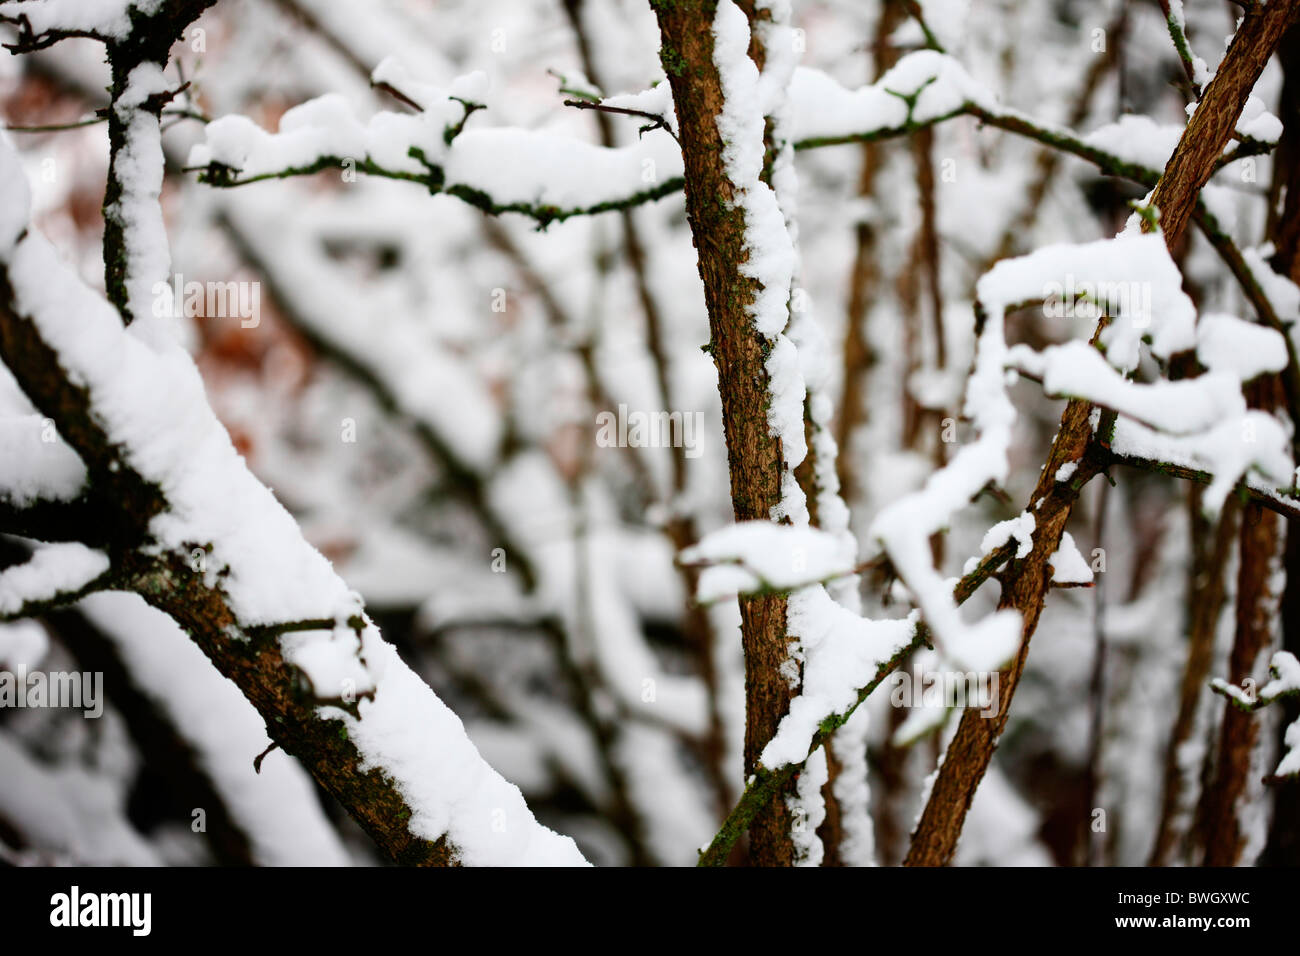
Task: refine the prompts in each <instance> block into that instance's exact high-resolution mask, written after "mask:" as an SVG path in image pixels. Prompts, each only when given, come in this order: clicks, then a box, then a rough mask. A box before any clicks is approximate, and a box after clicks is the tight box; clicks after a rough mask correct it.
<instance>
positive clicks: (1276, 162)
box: [1259, 26, 1300, 866]
mask: <svg viewBox="0 0 1300 956" xmlns="http://www.w3.org/2000/svg"><path fill="white" fill-rule="evenodd" d="M1278 56H1279V59H1280V60H1281V61H1282V96H1281V102H1280V103H1279V105H1278V111H1277V115H1278V117H1279V118H1280V119H1281V120H1282V138H1281V139H1280V140H1279V141H1278V144H1277V150H1276V151H1275V153H1274V157H1273V183H1272V192H1271V195H1270V200H1271V201H1270V203H1269V223H1268V235H1269V238H1270V239H1271V240H1272V241H1273V245H1274V247H1275V252H1274V255H1273V260H1272V262H1271V265H1272V266H1273V268H1274V269H1275V270H1277V271H1278V272H1280V273H1281V274H1282V275H1284V276H1286V277H1287V278H1289V279H1290V280H1291V281H1292V282H1300V26H1293V27H1291V29H1289V30H1288V31H1287V32H1286V33H1285V34H1284V35H1283V37H1282V42H1281V44H1279V46H1278ZM1285 561H1286V588H1285V590H1284V591H1283V594H1282V649H1283V650H1286V651H1290V652H1291V653H1292V654H1296V655H1300V534H1297V533H1296V530H1295V528H1294V526H1292V525H1291V524H1289V523H1288V525H1287V529H1286V558H1285ZM1275 706H1277V707H1280V708H1281V709H1282V720H1281V728H1280V730H1279V735H1278V745H1279V749H1281V747H1282V746H1283V744H1282V734H1284V733H1285V732H1286V728H1287V727H1288V726H1290V725H1291V724H1292V723H1294V722H1295V721H1297V720H1300V701H1297V700H1295V699H1294V698H1292V699H1287V700H1283V701H1279V702H1278V703H1277V704H1276V705H1275ZM1259 863H1260V864H1261V865H1267V866H1297V865H1300V777H1287V778H1284V779H1282V780H1279V781H1277V782H1276V783H1275V784H1274V786H1273V817H1272V819H1271V820H1270V822H1269V830H1268V839H1267V841H1266V842H1265V845H1264V852H1263V853H1262V854H1261V855H1260V859H1259Z"/></svg>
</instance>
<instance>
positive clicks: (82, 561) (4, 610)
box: [0, 541, 108, 617]
mask: <svg viewBox="0 0 1300 956" xmlns="http://www.w3.org/2000/svg"><path fill="white" fill-rule="evenodd" d="M107 570H108V555H106V554H105V553H104V552H102V551H96V550H94V549H92V548H88V547H86V546H85V545H84V544H81V543H79V542H76V541H67V542H60V543H58V544H46V545H41V546H40V547H38V548H37V549H36V550H35V551H34V552H33V553H32V556H31V557H30V558H29V559H27V560H26V561H25V562H23V563H22V564H16V565H14V566H13V567H10V568H6V569H5V570H4V571H0V617H7V616H12V615H15V614H17V613H18V612H20V611H21V610H22V609H23V606H24V605H25V604H28V603H31V602H36V601H48V600H52V599H54V598H56V597H58V596H60V595H66V594H72V593H75V592H76V591H79V590H80V589H81V588H83V587H85V586H86V585H87V584H89V583H90V582H91V581H93V580H95V579H96V578H97V577H99V576H100V575H101V574H103V573H104V572H105V571H107Z"/></svg>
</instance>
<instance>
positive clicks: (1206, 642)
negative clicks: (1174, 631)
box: [1149, 485, 1238, 866]
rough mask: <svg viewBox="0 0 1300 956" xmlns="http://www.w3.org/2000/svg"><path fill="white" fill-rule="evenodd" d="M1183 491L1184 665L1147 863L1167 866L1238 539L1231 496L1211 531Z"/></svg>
mask: <svg viewBox="0 0 1300 956" xmlns="http://www.w3.org/2000/svg"><path fill="white" fill-rule="evenodd" d="M1188 491H1189V492H1190V494H1189V495H1188V507H1189V510H1190V511H1191V512H1192V514H1191V520H1192V525H1193V551H1192V567H1191V573H1190V574H1189V575H1188V582H1187V585H1188V588H1187V589H1188V595H1187V597H1188V601H1187V603H1188V608H1189V610H1190V614H1191V620H1190V622H1189V626H1188V631H1187V663H1186V665H1185V666H1184V668H1183V681H1182V685H1181V687H1180V688H1179V692H1178V715H1177V716H1176V717H1175V718H1174V726H1173V730H1172V731H1171V732H1170V734H1169V744H1168V747H1167V748H1166V750H1165V763H1164V788H1163V796H1162V797H1161V803H1160V819H1159V822H1158V823H1157V824H1156V839H1155V843H1154V845H1153V846H1152V849H1151V857H1150V862H1149V865H1150V866H1166V865H1168V864H1169V863H1170V857H1171V855H1172V853H1173V851H1174V847H1175V846H1176V845H1177V843H1178V840H1179V837H1180V835H1181V834H1180V833H1179V832H1178V830H1177V829H1176V828H1175V824H1176V823H1177V816H1178V811H1179V808H1180V806H1181V805H1182V801H1183V782H1184V778H1185V774H1184V772H1183V769H1182V767H1180V765H1179V763H1178V752H1179V751H1180V750H1181V749H1182V748H1183V747H1184V746H1185V745H1186V744H1187V742H1188V741H1189V740H1190V739H1191V736H1192V730H1193V729H1194V727H1195V723H1196V710H1197V707H1198V705H1199V703H1200V700H1201V695H1202V693H1203V692H1204V691H1205V682H1206V680H1207V679H1208V678H1209V675H1210V664H1211V662H1212V661H1213V658H1214V637H1215V633H1216V632H1217V630H1218V623H1219V615H1220V614H1221V613H1222V611H1223V604H1224V601H1225V599H1226V597H1227V594H1226V591H1227V587H1226V585H1227V581H1226V576H1225V574H1224V572H1225V570H1226V567H1227V562H1228V557H1229V555H1230V553H1231V547H1232V542H1233V541H1234V540H1236V538H1237V534H1236V530H1237V512H1238V505H1237V502H1236V499H1235V498H1230V499H1228V501H1227V502H1225V504H1224V507H1223V512H1222V513H1221V514H1220V515H1219V521H1218V524H1217V525H1215V526H1214V528H1213V529H1211V528H1210V527H1208V522H1207V521H1206V520H1205V518H1204V517H1203V515H1202V514H1201V494H1200V489H1199V488H1197V487H1196V486H1195V485H1193V486H1190V487H1189V489H1188ZM1211 532H1212V536H1211ZM1205 541H1212V544H1211V545H1210V547H1203V546H1202V547H1197V546H1196V545H1197V543H1199V542H1205Z"/></svg>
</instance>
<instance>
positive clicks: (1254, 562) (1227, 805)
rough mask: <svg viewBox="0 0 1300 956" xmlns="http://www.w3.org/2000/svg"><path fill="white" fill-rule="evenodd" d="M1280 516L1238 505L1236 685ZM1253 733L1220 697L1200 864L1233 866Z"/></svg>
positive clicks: (1267, 402)
mask: <svg viewBox="0 0 1300 956" xmlns="http://www.w3.org/2000/svg"><path fill="white" fill-rule="evenodd" d="M1247 391H1248V397H1249V398H1250V399H1251V402H1250V404H1251V405H1252V406H1253V407H1256V408H1259V407H1264V408H1273V407H1276V403H1277V391H1278V389H1277V379H1276V378H1274V377H1272V376H1269V377H1267V378H1265V379H1262V380H1260V381H1258V382H1255V383H1253V384H1252V385H1251V386H1249V387H1248V389H1247ZM1281 535H1282V519H1281V518H1280V517H1279V516H1278V515H1276V514H1274V513H1273V512H1271V511H1266V510H1265V509H1264V508H1262V507H1260V506H1259V505H1258V504H1256V503H1255V502H1249V503H1247V504H1246V505H1245V507H1244V508H1243V509H1242V517H1241V539H1240V540H1241V561H1240V565H1239V567H1238V571H1237V633H1236V636H1235V638H1234V640H1233V644H1232V653H1231V655H1230V656H1229V658H1228V681H1229V682H1230V683H1232V684H1235V685H1237V686H1240V685H1241V684H1242V682H1243V681H1245V680H1247V679H1249V678H1254V679H1256V680H1258V679H1259V678H1260V677H1261V676H1263V675H1262V674H1261V673H1260V666H1259V664H1260V658H1261V657H1262V656H1263V654H1264V652H1265V650H1266V649H1267V648H1268V646H1269V645H1270V644H1272V643H1273V636H1274V627H1275V624H1276V621H1277V618H1276V610H1277V601H1278V598H1279V596H1280V595H1278V594H1277V593H1275V592H1274V590H1273V581H1274V576H1273V572H1274V570H1275V569H1276V564H1277V561H1278V559H1279V545H1280V544H1281V541H1282V537H1281ZM1258 733H1259V720H1258V718H1257V717H1256V716H1255V715H1253V714H1250V713H1247V712H1246V711H1244V710H1242V709H1240V708H1238V707H1233V706H1231V705H1230V704H1227V703H1226V702H1225V704H1224V714H1223V724H1222V725H1221V727H1220V730H1219V747H1218V753H1217V759H1216V760H1215V766H1214V777H1213V779H1212V780H1211V782H1210V786H1209V787H1208V788H1207V790H1206V792H1205V793H1204V795H1203V797H1202V807H1201V814H1200V839H1201V843H1202V845H1203V846H1204V848H1205V857H1204V865H1205V866H1235V865H1236V864H1237V863H1238V862H1239V860H1240V857H1241V850H1242V847H1243V845H1244V844H1245V839H1246V836H1245V834H1244V833H1243V832H1242V828H1241V819H1240V815H1239V813H1238V807H1239V803H1240V801H1241V798H1242V797H1243V796H1244V795H1245V793H1246V788H1247V784H1248V782H1249V781H1248V777H1249V775H1250V768H1251V760H1252V757H1253V756H1254V751H1255V742H1256V740H1257V737H1258Z"/></svg>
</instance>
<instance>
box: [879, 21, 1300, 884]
mask: <svg viewBox="0 0 1300 956" xmlns="http://www.w3.org/2000/svg"><path fill="white" fill-rule="evenodd" d="M1297 15H1300V0H1275V2H1272V3H1269V4H1268V5H1267V6H1265V7H1259V6H1255V7H1252V8H1251V9H1250V10H1249V11H1248V12H1247V13H1246V15H1245V18H1244V20H1243V22H1242V25H1241V27H1240V29H1239V30H1238V31H1237V34H1236V36H1234V37H1233V40H1232V43H1231V44H1230V45H1229V47H1228V52H1227V54H1226V56H1225V57H1224V60H1223V63H1222V64H1221V65H1220V67H1219V72H1218V73H1217V74H1216V75H1215V77H1214V79H1213V80H1212V81H1211V82H1210V84H1209V86H1208V87H1207V88H1206V90H1205V95H1204V98H1203V99H1202V101H1201V104H1200V106H1199V107H1198V109H1197V110H1196V113H1195V114H1193V116H1192V119H1191V121H1190V122H1189V123H1188V126H1187V128H1186V129H1185V130H1184V131H1183V135H1182V136H1181V138H1180V139H1179V141H1178V145H1177V147H1176V148H1175V149H1174V153H1173V156H1172V157H1171V158H1170V160H1169V165H1168V166H1167V167H1166V169H1165V172H1164V175H1162V176H1161V178H1160V181H1159V182H1158V183H1157V184H1156V189H1155V194H1154V197H1153V200H1154V203H1155V205H1156V206H1157V207H1158V208H1159V209H1160V210H1161V225H1162V227H1163V230H1164V238H1165V243H1166V245H1168V246H1169V247H1170V248H1173V247H1174V246H1175V245H1176V244H1177V243H1178V241H1179V240H1180V239H1181V237H1182V233H1183V230H1184V229H1185V228H1186V226H1187V222H1188V220H1189V218H1190V215H1191V212H1192V209H1193V208H1194V206H1195V204H1196V198H1197V194H1198V193H1199V191H1200V189H1201V187H1202V186H1204V185H1205V183H1206V181H1207V180H1208V179H1209V178H1210V174H1211V173H1212V172H1213V171H1214V163H1215V160H1216V159H1217V158H1218V156H1219V155H1220V153H1221V152H1222V151H1223V147H1224V146H1225V145H1226V144H1227V142H1228V139H1229V137H1230V136H1231V134H1232V132H1233V127H1234V126H1235V125H1236V121H1237V117H1238V116H1239V115H1240V113H1241V109H1242V107H1243V106H1244V105H1245V103H1246V97H1247V96H1248V95H1249V94H1250V91H1251V88H1252V87H1253V86H1254V85H1255V81H1256V80H1257V79H1259V74H1260V73H1261V72H1262V71H1263V69H1264V65H1265V64H1266V63H1267V62H1268V58H1269V56H1270V55H1271V54H1272V51H1273V48H1274V46H1276V44H1277V42H1278V39H1279V38H1280V37H1281V35H1282V32H1283V30H1284V29H1285V28H1286V26H1287V25H1288V24H1289V23H1290V22H1291V21H1293V20H1294V19H1295V18H1296V16H1297ZM1091 410H1092V407H1091V406H1090V405H1089V404H1088V403H1086V402H1082V401H1078V400H1072V401H1070V403H1069V404H1068V405H1067V406H1066V409H1065V412H1064V414H1063V415H1062V417H1061V427H1060V430H1059V432H1058V433H1057V436H1056V438H1055V440H1054V441H1053V443H1052V449H1051V451H1050V452H1049V454H1048V460H1047V466H1046V467H1045V468H1044V469H1043V473H1042V477H1041V478H1040V479H1039V483H1038V487H1037V488H1036V489H1035V490H1034V493H1033V494H1032V495H1031V497H1030V509H1031V510H1032V512H1033V514H1034V517H1035V520H1036V522H1037V525H1036V528H1035V530H1034V547H1033V550H1032V552H1031V553H1030V554H1029V556H1028V557H1026V558H1025V559H1024V560H1023V561H1018V562H1016V563H1015V564H1014V565H1013V566H1012V568H1011V569H1010V570H1009V571H1008V572H1007V573H1006V574H1004V576H1003V578H1002V599H1001V601H1000V602H999V606H1000V607H1004V608H1008V607H1009V608H1015V609H1016V610H1018V611H1020V613H1021V615H1022V617H1023V620H1024V628H1023V631H1022V637H1021V645H1020V651H1019V653H1018V654H1017V656H1016V659H1015V660H1014V661H1013V662H1012V663H1011V664H1010V665H1009V666H1008V667H1007V668H1005V669H1004V670H1003V672H1002V674H1001V678H1000V684H999V694H998V696H999V709H998V714H997V716H996V717H993V718H989V719H985V718H981V717H980V716H979V712H978V711H974V710H967V711H966V713H965V714H964V715H963V716H962V720H961V723H960V724H959V725H958V728H957V733H956V735H955V736H954V738H953V740H952V743H951V744H950V745H949V747H948V752H947V756H946V757H945V759H944V762H943V766H942V767H941V768H940V771H939V775H938V777H937V778H936V780H935V783H934V786H933V788H932V790H931V794H930V799H929V801H928V802H927V804H926V807H925V809H924V810H923V811H922V815H921V820H920V822H919V823H918V825H917V827H916V830H915V831H914V833H913V835H912V845H911V848H910V849H909V851H908V854H907V859H906V860H905V861H904V862H905V863H906V865H909V866H942V865H945V864H947V863H948V862H950V861H951V859H952V856H953V853H954V852H955V851H956V848H957V840H958V838H959V837H960V835H961V828H962V824H963V823H964V822H965V818H966V812H967V810H969V809H970V802H971V799H972V798H973V797H974V795H975V789H976V788H977V787H978V786H979V783H980V781H981V780H982V779H983V777H984V773H985V771H987V769H988V765H989V762H990V761H991V760H992V759H993V751H994V749H995V748H996V746H997V740H998V736H999V734H1000V733H1001V731H1002V728H1003V726H1004V725H1005V723H1006V719H1007V711H1008V708H1009V706H1010V703H1011V698H1012V696H1013V695H1014V694H1015V690H1016V686H1017V684H1018V683H1019V681H1020V676H1021V674H1022V672H1023V669H1024V664H1025V659H1026V655H1027V654H1028V651H1029V640H1030V638H1031V637H1032V636H1033V633H1034V629H1035V627H1036V626H1037V623H1038V617H1039V614H1040V613H1041V612H1042V607H1043V602H1044V600H1045V599H1046V596H1047V591H1048V588H1049V586H1050V585H1049V581H1050V574H1049V572H1048V568H1047V558H1048V557H1049V556H1050V555H1051V554H1052V553H1053V552H1054V551H1055V550H1056V548H1057V545H1058V544H1059V543H1060V539H1061V533H1062V532H1063V531H1064V530H1065V524H1066V521H1067V520H1068V518H1069V516H1070V511H1071V509H1072V508H1073V505H1074V501H1075V499H1076V497H1077V495H1078V491H1077V489H1078V488H1081V487H1082V486H1083V484H1084V483H1085V482H1086V481H1087V480H1089V479H1091V478H1092V477H1094V476H1095V475H1096V473H1097V471H1098V470H1099V466H1098V464H1097V457H1096V456H1095V455H1094V454H1090V455H1089V456H1088V457H1087V458H1085V459H1084V462H1083V464H1081V465H1080V466H1079V470H1078V471H1077V472H1076V475H1075V478H1074V480H1073V481H1072V482H1071V483H1070V484H1069V485H1061V484H1056V483H1055V481H1054V477H1053V476H1054V475H1055V473H1056V469H1057V468H1058V467H1059V466H1060V465H1062V464H1064V463H1065V462H1067V461H1074V460H1077V459H1079V458H1083V457H1084V452H1085V451H1088V452H1094V451H1095V449H1096V446H1095V445H1094V444H1093V442H1092V441H1091V438H1092V430H1091V428H1090V427H1089V424H1088V418H1089V414H1090V412H1091ZM1040 499H1041V501H1040Z"/></svg>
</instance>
